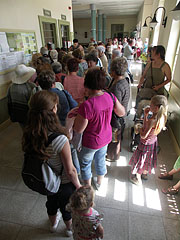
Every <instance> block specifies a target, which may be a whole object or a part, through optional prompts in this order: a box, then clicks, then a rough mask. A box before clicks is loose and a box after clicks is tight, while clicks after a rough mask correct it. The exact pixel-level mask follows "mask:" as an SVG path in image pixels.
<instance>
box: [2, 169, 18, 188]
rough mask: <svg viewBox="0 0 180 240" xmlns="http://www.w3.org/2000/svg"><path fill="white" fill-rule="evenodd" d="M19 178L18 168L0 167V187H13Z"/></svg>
mask: <svg viewBox="0 0 180 240" xmlns="http://www.w3.org/2000/svg"><path fill="white" fill-rule="evenodd" d="M20 178H21V174H20V170H19V169H15V168H10V167H0V188H8V189H15V188H16V186H17V184H19V181H20Z"/></svg>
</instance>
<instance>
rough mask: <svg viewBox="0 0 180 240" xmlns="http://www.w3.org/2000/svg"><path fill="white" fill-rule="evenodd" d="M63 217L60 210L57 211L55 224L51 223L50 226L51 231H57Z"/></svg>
mask: <svg viewBox="0 0 180 240" xmlns="http://www.w3.org/2000/svg"><path fill="white" fill-rule="evenodd" d="M61 217H62V215H61V213H60V211H57V214H56V221H55V223H54V225H50V228H49V230H50V232H51V233H54V232H56V230H57V227H58V224H59V221H60V220H61Z"/></svg>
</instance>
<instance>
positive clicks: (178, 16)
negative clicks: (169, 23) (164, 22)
mask: <svg viewBox="0 0 180 240" xmlns="http://www.w3.org/2000/svg"><path fill="white" fill-rule="evenodd" d="M171 14H172V17H173V18H174V20H176V21H179V20H180V1H179V3H178V5H177V6H176V7H175V8H174V9H173V10H172V11H171Z"/></svg>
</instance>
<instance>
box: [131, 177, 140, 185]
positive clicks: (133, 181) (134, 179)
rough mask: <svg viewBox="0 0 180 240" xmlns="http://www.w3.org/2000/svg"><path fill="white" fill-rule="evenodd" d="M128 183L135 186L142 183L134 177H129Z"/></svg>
mask: <svg viewBox="0 0 180 240" xmlns="http://www.w3.org/2000/svg"><path fill="white" fill-rule="evenodd" d="M130 181H131V182H132V183H134V184H135V185H138V186H141V185H142V182H140V181H139V180H138V179H137V178H136V177H131V178H130Z"/></svg>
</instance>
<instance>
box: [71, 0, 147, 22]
mask: <svg viewBox="0 0 180 240" xmlns="http://www.w3.org/2000/svg"><path fill="white" fill-rule="evenodd" d="M143 2H144V0H112V1H111V0H72V10H73V17H74V18H90V16H91V10H90V4H95V6H96V10H100V11H101V12H102V14H105V15H106V16H120V15H137V14H138V13H139V11H140V8H141V6H142V4H143Z"/></svg>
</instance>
